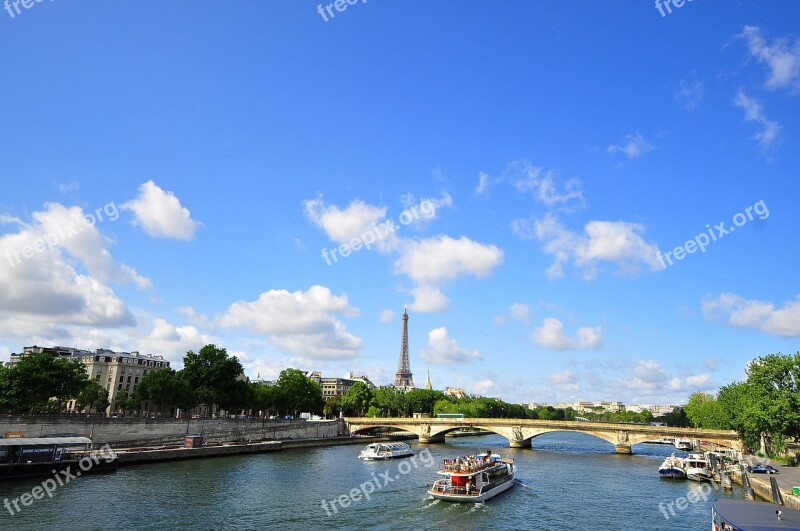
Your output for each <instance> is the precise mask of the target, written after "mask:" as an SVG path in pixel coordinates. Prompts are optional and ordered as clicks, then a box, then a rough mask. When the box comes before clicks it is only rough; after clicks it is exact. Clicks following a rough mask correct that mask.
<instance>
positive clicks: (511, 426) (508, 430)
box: [344, 417, 744, 454]
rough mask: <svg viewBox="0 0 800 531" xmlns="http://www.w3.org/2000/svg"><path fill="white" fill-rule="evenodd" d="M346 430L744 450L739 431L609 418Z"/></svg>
mask: <svg viewBox="0 0 800 531" xmlns="http://www.w3.org/2000/svg"><path fill="white" fill-rule="evenodd" d="M344 421H345V423H346V424H347V427H348V429H349V430H350V433H352V434H357V433H359V432H365V431H369V430H374V429H376V428H395V429H397V430H401V431H407V432H410V433H414V434H416V435H418V436H419V442H421V443H434V442H444V436H445V434H446V433H447V432H449V431H453V430H457V429H460V428H465V427H470V428H480V429H484V430H488V431H491V432H494V433H497V434H499V435H502V436H503V437H505V438H506V439H508V442H509V444H510V446H511V448H530V447H531V441H532V439H533V438H534V437H537V436H539V435H541V434H543V433H549V432H551V431H574V432H578V433H587V434H589V435H594V436H595V437H599V438H600V439H603V440H605V441H608V442H610V443H611V444H613V445H614V448H615V449H616V452H617V453H619V454H630V453H632V452H631V446H633V445H634V444H639V443H642V442H647V441H652V440H656V439H661V438H664V437H681V438H689V439H700V440H702V441H705V442H707V443H711V444H716V445H718V446H724V447H726V448H732V449H734V450H739V451H744V444H743V443H742V440H741V438H740V437H739V434H738V433H736V432H735V431H728V430H701V429H694V428H669V427H665V426H652V425H649V424H624V423H613V422H575V421H564V420H527V419H476V418H465V419H453V418H445V419H440V418H422V419H409V418H355V417H348V418H345V419H344Z"/></svg>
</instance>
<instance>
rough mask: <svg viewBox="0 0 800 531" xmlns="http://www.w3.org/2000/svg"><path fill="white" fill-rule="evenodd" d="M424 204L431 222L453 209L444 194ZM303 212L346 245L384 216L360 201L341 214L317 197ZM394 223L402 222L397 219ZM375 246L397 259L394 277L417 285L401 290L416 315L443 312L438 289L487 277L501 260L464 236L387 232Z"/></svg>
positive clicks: (498, 252)
mask: <svg viewBox="0 0 800 531" xmlns="http://www.w3.org/2000/svg"><path fill="white" fill-rule="evenodd" d="M410 201H411V202H413V196H410V195H408V194H407V195H406V196H405V202H406V203H409V202H410ZM426 201H427V202H429V204H430V206H432V207H434V211H433V214H434V215H433V216H430V217H431V218H433V217H435V208H436V206H437V205H438V207H442V206H451V205H452V197H450V195H449V194H447V193H444V194H443V195H442V196H441V198H438V199H437V198H425V199H423V200H422V201H420V205H421V204H422V203H423V202H426ZM411 206H412V207H413V206H415V205H411ZM416 206H419V205H416ZM304 208H305V213H306V216H307V217H308V218H309V219H310V220H311V221H312V222H313V223H314V224H316V225H317V226H318V227H320V228H322V229H323V230H324V231H325V233H326V234H327V236H328V237H329V238H330V239H331V240H333V241H335V242H337V243H346V242H349V241H350V240H351V239H353V238H357V237H360V235H361V234H363V233H365V232H367V231H374V230H375V227H376V226H378V225H377V224H378V223H379V222H381V221H382V220H383V219H384V218H385V216H386V208H385V207H375V206H372V205H368V204H366V203H364V202H363V201H360V200H355V201H353V202H351V203H350V205H349V206H348V207H347V208H346V209H340V208H339V207H338V206H335V205H326V204H325V203H324V201H323V200H322V199H321V198H319V197H318V198H316V199H312V200H308V201H306V202H305V203H304ZM423 217H425V213H424V212H422V213H421V218H423ZM398 220H399V221H400V223H403V220H402V219H398ZM387 224H392V225H393V226H394V227H395V231H396V230H397V228H398V224H396V223H394V222H393V221H392V220H388V221H385V222H383V223H381V225H387ZM375 246H376V247H378V249H379V250H381V251H383V252H385V253H396V254H397V259H396V260H395V262H394V273H395V274H401V275H406V276H408V277H409V278H410V279H411V280H412V281H414V283H415V284H416V285H415V286H414V287H412V288H410V289H409V288H401V289H402V290H405V291H410V292H411V293H412V294H413V295H414V301H413V302H412V303H411V305H410V308H411V309H412V310H415V311H419V312H440V311H443V310H445V309H446V308H447V306H448V303H449V301H448V299H447V297H446V296H445V295H444V294H443V293H442V291H441V287H442V285H444V284H446V283H448V282H451V281H453V280H455V279H456V278H458V277H459V276H462V275H472V276H475V277H477V278H483V277H486V276H488V275H490V274H491V272H492V269H493V268H494V267H495V266H497V265H499V264H500V263H502V260H503V252H502V251H501V250H500V249H499V248H497V247H496V246H494V245H484V244H480V243H477V242H474V241H472V240H470V239H469V238H467V237H465V236H462V237H461V238H459V239H454V238H451V237H450V236H434V237H431V238H426V239H422V240H416V239H413V238H401V237H398V236H397V235H396V234H395V233H394V231H392V232H391V233H390V234H388V235H387V236H385V237H383V238H382V239H381V238H379V239H378V240H377V241H376V243H375Z"/></svg>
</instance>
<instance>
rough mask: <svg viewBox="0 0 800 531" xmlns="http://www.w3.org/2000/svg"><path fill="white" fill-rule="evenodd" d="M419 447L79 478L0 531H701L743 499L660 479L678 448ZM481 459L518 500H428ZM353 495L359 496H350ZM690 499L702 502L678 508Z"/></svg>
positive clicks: (2, 492)
mask: <svg viewBox="0 0 800 531" xmlns="http://www.w3.org/2000/svg"><path fill="white" fill-rule="evenodd" d="M412 447H413V448H414V450H415V452H416V453H417V456H416V460H415V461H414V462H412V461H410V460H395V461H390V462H362V461H360V460H358V458H357V456H358V452H359V451H360V450H361V448H362V447H361V446H358V445H356V446H336V447H325V448H312V449H306V450H286V451H282V452H276V453H269V454H262V455H253V456H243V457H226V458H217V459H203V460H196V461H181V462H173V463H165V464H157V465H145V466H137V467H127V468H121V469H120V470H119V471H118V472H116V473H111V474H100V475H90V476H83V477H79V478H75V479H73V480H71V481H70V482H69V483H67V484H65V485H63V486H60V487H58V488H57V489H56V490H55V491H54V492H53V497H52V498H47V497H46V496H45V497H44V499H41V500H34V501H33V503H32V505H30V506H29V507H22V506H20V508H21V511H20V512H19V513H16V514H15V515H14V516H12V515H11V514H10V511H9V510H8V508H7V507H6V508H2V507H0V510H2V511H3V512H2V513H1V514H0V529H9V530H12V529H13V530H37V531H43V530H54V531H55V530H58V531H63V530H73V529H81V530H88V529H97V530H108V529H126V530H127V529H265V528H266V529H287V530H295V529H323V528H336V529H363V528H370V529H423V528H424V529H437V530H438V529H441V530H456V531H463V530H469V529H531V530H539V529H541V530H553V531H555V530H574V529H575V530H577V529H580V530H584V529H603V530H605V529H608V530H618V529H631V530H664V529H668V530H675V531H678V530H698V531H699V530H704V531H705V530H707V529H709V527H710V516H709V515H710V508H711V504H712V502H713V500H714V499H716V497H718V496H720V497H722V496H732V497H736V498H738V499H741V497H742V493H741V489H740V488H739V487H738V486H736V485H734V489H735V490H734V491H733V493H732V494H731V493H729V494H725V493H723V492H722V491H721V489H720V491H714V490H712V489H711V488H710V487H709V486H706V487H705V489H704V490H703V491H701V485H700V484H698V483H694V482H690V481H670V480H662V479H660V478H659V477H658V466H659V464H661V461H662V460H663V458H664V457H665V456H667V455H669V454H670V453H672V451H674V448H672V447H671V446H663V445H650V444H640V445H636V446H634V448H633V451H634V455H632V456H628V455H616V454H614V448H613V446H611V445H610V444H608V443H606V442H604V441H601V440H599V439H596V438H593V437H591V436H588V435H584V434H575V433H567V432H561V433H550V434H545V435H542V436H539V437H537V438H536V439H534V449H533V450H530V449H510V448H508V443H507V441H506V439H504V438H502V437H500V436H494V435H492V436H486V437H468V438H452V439H451V438H448V442H447V443H446V444H432V445H418V444H416V443H414V444H412ZM484 449H492V450H493V451H494V452H496V453H500V454H502V455H503V456H511V457H513V458H514V459H515V463H516V464H517V466H518V467H519V469H518V470H519V472H518V474H517V480H516V485H515V486H514V487H513V488H512V489H511V490H509V491H508V492H506V493H504V494H501V495H500V496H498V497H497V498H494V499H492V500H490V501H488V502H486V503H485V504H477V505H475V504H463V505H462V504H452V503H447V502H440V501H437V500H433V499H431V498H430V497H429V496H428V494H427V493H426V487H427V486H428V485H430V484H431V483H432V482H433V481H434V480H435V479H437V477H438V476H437V474H436V470H437V469H438V466H439V465H440V464H441V462H442V460H443V459H444V458H445V457H455V456H456V455H466V454H469V453H475V452H476V451H479V450H484ZM678 455H685V454H680V453H679V454H678ZM414 465H416V466H414ZM427 465H429V466H427ZM44 479H46V478H38V479H28V480H24V481H14V482H4V483H0V502H2V501H3V500H4V499H6V500H13V499H14V498H17V497H19V496H22V495H23V494H24V493H29V492H31V491H32V489H33V488H34V487H36V486H37V485H41V483H42V481H43V480H44ZM368 485H371V487H370V486H368ZM359 486H363V490H362V489H360V488H359ZM353 489H359V490H357V491H354V492H355V494H353V495H352V496H351V491H353ZM370 490H372V491H373V492H369V491H370ZM690 491H695V493H694V495H693V496H689V492H690ZM708 491H711V493H710V494H708V495H706V493H707V492H708ZM363 493H367V494H369V499H366V498H365V497H364V494H363ZM703 496H705V498H706V499H705V500H704V499H703ZM341 497H343V500H342V499H340V498H341ZM687 497H688V498H689V499H691V500H695V503H688V502H686V501H685V500H684V502H682V503H677V500H678V499H679V498H687ZM334 499H336V500H337V501H336V505H335V506H333V505H332V504H331V502H332V500H334ZM323 500H327V501H326V503H325V504H323ZM342 501H344V502H345V503H344V505H348V506H347V507H343V506H342V505H343V504H342V503H341V502H342ZM670 503H672V512H671V511H670V509H669V504H670ZM659 504H663V505H662V506H661V507H663V508H664V511H661V510H660V509H659ZM679 507H682V509H679ZM673 513H674V514H673ZM665 515H666V516H667V517H668V518H666V517H665Z"/></svg>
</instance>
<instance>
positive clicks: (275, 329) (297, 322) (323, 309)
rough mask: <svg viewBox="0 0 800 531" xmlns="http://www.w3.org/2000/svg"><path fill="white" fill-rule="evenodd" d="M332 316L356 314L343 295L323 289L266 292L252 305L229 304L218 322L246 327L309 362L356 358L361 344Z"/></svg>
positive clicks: (242, 302) (245, 303) (236, 326)
mask: <svg viewBox="0 0 800 531" xmlns="http://www.w3.org/2000/svg"><path fill="white" fill-rule="evenodd" d="M333 314H343V315H357V314H358V310H356V309H355V308H353V307H352V306H350V303H349V302H348V300H347V295H346V294H342V295H340V296H336V295H334V294H333V293H331V290H330V289H329V288H327V287H325V286H319V285H315V286H311V287H310V288H309V289H308V290H307V291H295V292H291V293H290V292H289V291H287V290H270V291H266V292H264V293H262V294H261V296H260V297H259V298H258V299H257V300H255V301H252V302H248V301H239V302H235V303H233V304H231V306H230V307H229V308H228V311H227V312H226V313H225V314H224V315H223V316H222V317H221V318H220V319H219V323H220V325H221V326H222V327H224V328H246V329H248V330H249V331H250V332H252V333H254V334H259V335H261V336H264V337H266V338H267V339H268V340H269V341H270V343H272V344H273V345H275V346H277V347H278V348H281V349H283V350H285V351H286V352H290V353H292V354H295V355H297V356H302V357H303V358H306V359H312V360H332V359H348V358H353V357H356V356H357V355H358V350H359V349H360V348H361V345H362V344H363V341H362V340H361V339H360V338H358V337H356V336H354V335H352V334H350V333H349V332H347V330H346V329H345V326H344V324H343V323H342V322H341V321H339V320H338V319H337V318H335V317H334V315H333Z"/></svg>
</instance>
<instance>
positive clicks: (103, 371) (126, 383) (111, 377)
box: [7, 345, 170, 413]
mask: <svg viewBox="0 0 800 531" xmlns="http://www.w3.org/2000/svg"><path fill="white" fill-rule="evenodd" d="M41 353H46V354H50V355H52V356H55V357H58V358H61V359H73V360H78V361H80V362H81V363H83V366H84V368H85V369H86V374H88V375H89V379H91V380H94V381H96V382H97V383H99V384H100V385H101V386H103V387H104V388H105V389H106V391H108V401H109V403H110V404H111V405H110V406H109V407H108V409H107V410H106V413H111V412H113V411H116V408H117V404H116V399H117V398H118V397H120V396H122V395H123V394H125V395H126V396H130V395H131V393H133V391H134V389H136V386H137V385H139V382H140V381H141V380H142V378H144V377H145V376H147V375H148V374H149V373H151V372H153V371H160V370H166V369H169V368H170V367H169V361H167V360H165V359H164V357H163V356H154V355H150V354H139V353H138V352H136V351H135V350H134V351H131V352H114V351H113V350H109V349H106V348H99V349H97V350H96V351H95V352H92V351H90V350H83V349H78V348H71V347H38V346H36V345H34V346H32V347H25V348H23V349H22V352H21V353H19V354H11V361H9V362H8V363H7V366H10V367H11V366H14V365H16V364H17V363H19V362H20V360H21V359H22V358H24V357H25V356H29V355H31V354H41ZM74 410H75V400H70V401H69V402H67V411H74Z"/></svg>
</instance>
